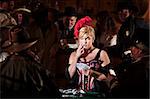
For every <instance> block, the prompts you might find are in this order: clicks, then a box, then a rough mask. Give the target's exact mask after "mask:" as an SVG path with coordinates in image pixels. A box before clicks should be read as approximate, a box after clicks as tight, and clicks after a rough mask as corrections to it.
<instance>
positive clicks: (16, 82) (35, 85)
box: [0, 26, 60, 98]
mask: <svg viewBox="0 0 150 99" xmlns="http://www.w3.org/2000/svg"><path fill="white" fill-rule="evenodd" d="M36 42H37V40H35V39H30V38H29V36H28V34H27V32H25V31H24V29H23V28H22V27H20V26H14V27H13V28H12V29H11V30H10V32H9V40H8V41H7V42H5V43H4V44H3V45H2V51H3V52H5V53H3V54H2V53H1V55H0V56H1V57H0V58H3V59H1V60H2V61H0V70H1V72H0V79H1V80H0V87H1V96H2V97H11V98H12V97H13V98H15V97H21V98H23V97H59V96H60V94H59V91H58V90H57V88H56V86H55V84H54V82H53V81H52V77H51V75H50V73H49V72H48V71H47V70H45V69H43V68H42V67H41V64H40V62H39V61H38V58H37V56H36V55H35V54H34V53H33V52H32V51H31V50H29V48H30V47H31V46H32V45H34V44H35V43H36ZM2 55H3V56H5V57H3V56H2Z"/></svg>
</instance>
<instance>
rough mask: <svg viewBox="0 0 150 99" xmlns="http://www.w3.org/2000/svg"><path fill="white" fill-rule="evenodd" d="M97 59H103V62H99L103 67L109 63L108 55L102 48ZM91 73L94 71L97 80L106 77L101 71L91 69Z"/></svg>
mask: <svg viewBox="0 0 150 99" xmlns="http://www.w3.org/2000/svg"><path fill="white" fill-rule="evenodd" d="M99 59H100V60H101V61H103V63H102V64H101V66H102V67H105V66H107V65H109V64H110V59H109V57H108V54H107V52H106V51H104V50H102V51H101V53H100V57H99ZM91 73H92V75H93V73H94V76H95V75H96V78H97V80H105V79H106V78H107V77H106V75H105V74H103V73H99V72H98V73H97V72H95V71H91Z"/></svg>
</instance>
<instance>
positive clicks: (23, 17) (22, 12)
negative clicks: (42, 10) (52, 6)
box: [12, 8, 31, 29]
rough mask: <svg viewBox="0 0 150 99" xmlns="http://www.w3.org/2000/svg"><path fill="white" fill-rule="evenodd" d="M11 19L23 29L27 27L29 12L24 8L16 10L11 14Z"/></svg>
mask: <svg viewBox="0 0 150 99" xmlns="http://www.w3.org/2000/svg"><path fill="white" fill-rule="evenodd" d="M12 15H13V17H14V18H15V20H16V21H17V24H18V25H20V26H22V27H24V28H25V29H26V28H27V26H28V25H29V21H30V16H31V10H29V9H26V8H18V9H15V10H14V12H13V14H12Z"/></svg>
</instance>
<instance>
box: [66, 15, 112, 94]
mask: <svg viewBox="0 0 150 99" xmlns="http://www.w3.org/2000/svg"><path fill="white" fill-rule="evenodd" d="M74 35H75V37H76V38H77V40H78V48H77V50H76V51H74V52H72V53H71V55H70V58H69V67H68V68H67V71H68V77H69V78H70V80H71V87H72V88H79V89H82V90H84V91H96V92H102V93H103V92H106V90H107V88H106V86H105V85H104V84H105V83H103V84H102V82H103V81H105V80H106V79H107V74H108V70H109V69H108V68H109V64H110V59H109V57H108V54H107V52H106V51H104V50H101V49H98V48H95V47H94V46H93V43H94V40H95V31H94V28H93V25H92V19H91V18H90V17H88V16H86V17H84V18H82V19H80V20H79V21H78V22H77V23H76V25H75V32H74ZM101 85H102V86H101ZM104 87H105V88H104Z"/></svg>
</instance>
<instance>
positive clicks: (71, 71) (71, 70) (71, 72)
mask: <svg viewBox="0 0 150 99" xmlns="http://www.w3.org/2000/svg"><path fill="white" fill-rule="evenodd" d="M83 53H84V48H83V45H79V47H78V49H77V50H76V52H73V53H71V55H70V58H69V64H70V66H69V68H68V72H69V75H70V78H72V77H73V75H74V74H75V71H76V63H77V61H78V58H79V57H80V56H81V55H82V54H83Z"/></svg>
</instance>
